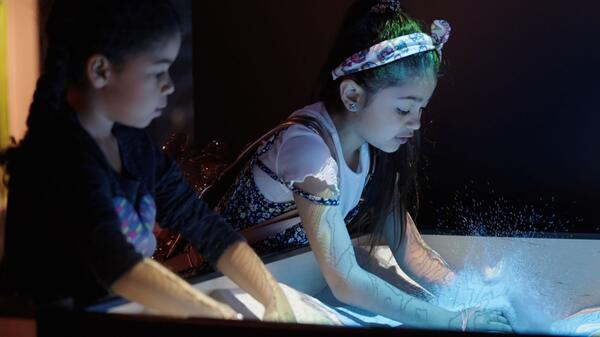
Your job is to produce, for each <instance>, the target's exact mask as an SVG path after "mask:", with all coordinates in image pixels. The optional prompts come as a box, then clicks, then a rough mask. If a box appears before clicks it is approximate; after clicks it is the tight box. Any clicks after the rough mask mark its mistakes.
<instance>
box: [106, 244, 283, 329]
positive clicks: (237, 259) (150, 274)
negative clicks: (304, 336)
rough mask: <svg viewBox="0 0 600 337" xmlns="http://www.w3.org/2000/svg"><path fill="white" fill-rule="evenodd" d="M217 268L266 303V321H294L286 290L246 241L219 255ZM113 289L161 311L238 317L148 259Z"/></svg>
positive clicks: (177, 314) (175, 313)
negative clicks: (282, 288)
mask: <svg viewBox="0 0 600 337" xmlns="http://www.w3.org/2000/svg"><path fill="white" fill-rule="evenodd" d="M217 268H218V269H219V270H220V271H221V272H223V274H225V275H226V276H228V277H229V278H230V279H231V280H232V281H233V282H235V283H237V284H238V285H239V286H240V287H241V288H242V289H244V290H245V291H246V292H248V293H249V294H250V295H252V296H253V297H254V298H256V299H257V300H259V301H260V302H261V303H262V304H263V305H264V306H265V316H264V319H265V320H271V321H285V322H294V321H295V318H294V314H293V312H292V310H291V307H290V305H289V303H288V301H287V298H286V297H285V295H284V293H283V290H281V287H280V286H279V284H278V283H277V281H275V279H274V278H273V276H271V273H269V271H268V270H267V269H266V268H265V266H264V264H263V263H262V261H261V260H260V259H259V258H258V256H256V254H255V253H254V251H253V250H252V249H251V248H250V247H249V246H248V245H247V244H246V243H245V242H242V241H240V242H238V243H236V244H234V245H232V246H231V247H229V248H228V249H227V250H226V251H225V253H224V254H223V255H222V256H221V257H220V258H219V260H218V262H217ZM111 288H112V290H113V291H114V292H115V293H117V294H118V295H120V296H122V297H124V298H126V299H128V300H130V301H134V302H137V303H139V304H142V305H143V306H145V307H146V308H149V309H151V310H153V311H156V312H158V313H160V314H165V315H171V316H177V317H189V316H202V317H213V318H228V319H232V318H236V317H237V313H236V312H235V311H233V310H232V309H231V308H229V307H228V306H227V305H224V304H221V303H219V302H217V301H216V300H214V299H212V298H211V297H209V296H207V295H205V294H203V293H202V292H200V291H198V290H196V289H195V288H194V287H192V286H191V285H190V284H188V283H187V282H186V281H185V280H183V279H182V278H180V277H179V276H177V275H176V274H174V273H173V272H171V271H170V270H168V269H166V268H165V267H163V266H162V265H160V264H159V263H157V262H155V261H154V260H151V259H147V258H146V259H144V260H142V261H141V262H140V263H138V264H136V265H135V266H134V267H133V268H132V269H131V270H130V271H129V272H127V273H126V274H125V275H123V276H122V277H120V278H119V279H118V280H117V281H115V282H114V284H113V285H112V287H111Z"/></svg>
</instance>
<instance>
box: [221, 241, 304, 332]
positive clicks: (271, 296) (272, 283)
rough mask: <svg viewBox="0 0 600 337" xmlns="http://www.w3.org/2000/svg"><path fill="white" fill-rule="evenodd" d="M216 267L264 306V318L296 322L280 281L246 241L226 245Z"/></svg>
mask: <svg viewBox="0 0 600 337" xmlns="http://www.w3.org/2000/svg"><path fill="white" fill-rule="evenodd" d="M217 269H219V271H221V272H222V273H223V274H225V275H226V276H228V277H229V278H230V279H231V280H232V281H233V282H235V283H236V284H237V285H239V286H240V288H242V289H244V290H245V291H246V292H247V293H249V294H250V295H252V297H254V298H256V299H257V300H258V301H259V302H260V303H262V304H263V305H264V307H265V314H264V317H263V320H269V321H279V322H295V320H296V319H295V317H294V313H293V311H292V309H291V306H290V304H289V302H288V300H287V298H286V296H285V294H284V292H283V290H282V289H281V287H280V286H279V283H278V282H277V280H275V278H274V277H273V275H271V273H270V272H269V271H268V270H267V268H266V266H265V265H264V263H263V262H262V261H261V260H260V258H259V257H258V256H257V255H256V253H255V252H254V250H252V248H250V246H248V244H247V243H245V242H243V241H239V242H238V243H235V244H234V245H232V246H231V247H229V248H228V249H227V250H226V251H225V253H224V254H223V255H222V256H221V258H220V259H219V261H218V262H217Z"/></svg>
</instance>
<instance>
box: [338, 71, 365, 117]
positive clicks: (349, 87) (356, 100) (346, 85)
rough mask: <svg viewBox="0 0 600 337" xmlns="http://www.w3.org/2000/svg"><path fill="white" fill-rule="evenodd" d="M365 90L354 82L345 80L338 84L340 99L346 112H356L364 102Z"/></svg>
mask: <svg viewBox="0 0 600 337" xmlns="http://www.w3.org/2000/svg"><path fill="white" fill-rule="evenodd" d="M365 94H366V92H365V90H364V89H363V88H362V87H361V86H360V85H358V83H356V82H355V81H354V80H351V79H346V80H343V81H342V83H340V97H341V99H342V103H344V106H345V107H346V110H348V111H350V112H358V110H360V109H362V108H363V106H364V102H365Z"/></svg>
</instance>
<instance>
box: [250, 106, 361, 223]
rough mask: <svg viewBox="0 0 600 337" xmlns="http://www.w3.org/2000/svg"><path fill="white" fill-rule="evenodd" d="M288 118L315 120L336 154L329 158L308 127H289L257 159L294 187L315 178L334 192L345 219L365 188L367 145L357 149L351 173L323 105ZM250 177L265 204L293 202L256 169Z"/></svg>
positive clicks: (323, 144) (281, 187)
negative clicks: (326, 133) (311, 118)
mask: <svg viewBox="0 0 600 337" xmlns="http://www.w3.org/2000/svg"><path fill="white" fill-rule="evenodd" d="M292 116H310V117H313V118H315V119H317V120H318V121H319V123H320V124H321V125H322V126H323V128H324V129H325V130H326V131H327V132H329V133H330V135H331V139H332V140H333V143H334V145H335V151H336V153H335V154H333V153H332V152H331V150H330V148H329V147H328V146H327V143H326V142H325V140H324V139H323V138H322V137H321V136H320V135H319V134H317V133H315V131H313V130H312V129H310V128H309V127H307V126H304V125H293V126H291V127H289V128H288V129H286V130H284V131H283V132H282V133H281V134H280V135H279V136H278V137H277V138H276V139H275V140H274V142H273V145H272V147H271V149H269V150H268V151H267V152H266V153H264V154H263V155H261V156H260V157H259V159H260V160H261V161H262V162H263V163H264V164H265V165H266V166H267V167H268V168H269V169H271V171H273V172H274V173H275V174H276V175H277V176H278V177H279V178H281V179H282V180H284V181H286V182H289V183H298V182H303V181H304V180H305V179H306V178H307V177H315V178H317V179H319V180H322V181H324V182H325V183H327V184H328V185H329V186H330V187H331V188H332V190H333V191H335V192H337V196H338V200H339V207H341V212H342V213H341V214H342V216H344V217H345V216H346V215H347V214H348V213H349V212H350V211H351V210H352V209H353V208H355V207H356V206H357V205H358V202H359V200H360V197H361V194H362V192H363V188H364V186H365V182H366V178H367V175H368V173H369V165H370V158H369V146H368V144H367V143H365V144H363V145H362V146H361V147H360V157H359V163H358V166H357V170H356V171H354V170H352V169H351V168H350V167H348V165H347V163H346V161H345V160H344V155H343V153H342V147H341V145H340V139H339V136H338V132H337V130H336V128H335V125H334V123H333V121H332V119H331V117H330V116H329V114H328V113H327V110H326V108H325V105H324V104H323V103H315V104H312V105H309V106H306V107H304V108H302V109H300V110H298V111H295V112H294V113H293V114H292ZM336 158H339V159H336ZM252 176H253V178H254V182H255V183H256V186H257V187H258V189H259V191H260V192H261V193H262V194H263V196H264V197H265V198H266V199H268V200H269V201H272V202H289V201H293V199H294V198H293V194H292V191H291V190H290V189H289V188H288V187H286V186H285V185H283V184H282V183H280V182H278V181H276V180H275V179H273V178H271V177H270V176H269V175H268V174H267V173H265V172H264V171H263V170H262V169H261V168H259V167H258V166H254V167H253V168H252Z"/></svg>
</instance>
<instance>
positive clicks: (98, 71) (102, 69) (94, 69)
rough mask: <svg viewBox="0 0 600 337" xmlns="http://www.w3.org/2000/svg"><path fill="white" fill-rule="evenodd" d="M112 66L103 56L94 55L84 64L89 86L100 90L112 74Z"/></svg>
mask: <svg viewBox="0 0 600 337" xmlns="http://www.w3.org/2000/svg"><path fill="white" fill-rule="evenodd" d="M112 71H113V69H112V64H111V63H110V61H109V60H108V59H107V58H106V56H104V55H99V54H94V55H92V56H90V57H89V58H88V59H87V62H86V63H85V75H86V78H87V80H88V82H89V83H90V85H91V86H92V87H93V88H95V89H102V88H103V87H104V86H106V84H107V83H108V80H109V79H110V76H111V74H112Z"/></svg>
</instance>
